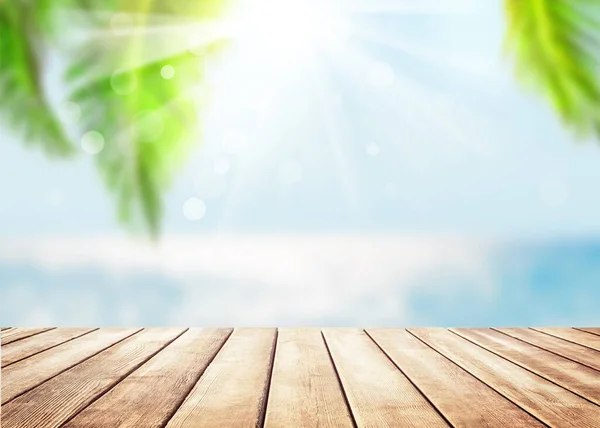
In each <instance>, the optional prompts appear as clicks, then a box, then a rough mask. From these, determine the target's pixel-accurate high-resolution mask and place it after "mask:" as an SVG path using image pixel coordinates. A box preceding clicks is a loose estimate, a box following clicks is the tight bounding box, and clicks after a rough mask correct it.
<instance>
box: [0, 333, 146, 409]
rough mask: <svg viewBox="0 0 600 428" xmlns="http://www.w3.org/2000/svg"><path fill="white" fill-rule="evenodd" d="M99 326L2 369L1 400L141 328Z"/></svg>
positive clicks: (40, 381)
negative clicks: (94, 329) (107, 327)
mask: <svg viewBox="0 0 600 428" xmlns="http://www.w3.org/2000/svg"><path fill="white" fill-rule="evenodd" d="M138 331H139V329H132V328H129V329H123V328H121V329H100V330H96V331H94V332H92V333H89V334H86V335H85V336H82V337H79V338H77V339H75V340H72V341H70V342H66V343H63V344H62V345H59V346H57V347H55V348H52V349H49V350H47V351H44V352H42V353H40V354H37V355H34V356H32V357H29V358H26V359H24V360H21V361H19V362H17V363H15V364H11V365H10V366H8V367H5V368H3V369H2V403H3V404H4V403H7V402H8V401H10V400H12V399H13V398H15V397H16V396H17V395H19V394H22V393H23V392H25V391H28V390H30V389H31V388H34V387H36V386H37V385H39V384H41V383H42V382H44V381H46V380H48V379H50V378H51V377H53V376H56V375H57V374H59V373H61V372H63V371H65V370H67V369H69V368H71V367H73V366H74V365H76V364H78V363H80V362H81V361H83V360H85V359H86V358H89V357H91V356H93V355H95V354H97V353H98V352H100V351H102V350H104V349H106V348H108V347H109V346H112V345H114V344H115V343H117V342H118V341H120V340H123V339H125V338H126V337H128V336H131V335H132V334H134V333H136V332H138Z"/></svg>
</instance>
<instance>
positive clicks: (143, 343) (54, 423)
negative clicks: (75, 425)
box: [2, 328, 184, 428]
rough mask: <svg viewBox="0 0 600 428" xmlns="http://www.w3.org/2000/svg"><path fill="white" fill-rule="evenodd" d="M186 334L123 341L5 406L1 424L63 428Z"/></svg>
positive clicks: (156, 332) (149, 334)
mask: <svg viewBox="0 0 600 428" xmlns="http://www.w3.org/2000/svg"><path fill="white" fill-rule="evenodd" d="M183 331H184V330H182V329H172V328H171V329H166V328H165V329H163V328H154V329H150V330H144V331H142V332H140V333H138V334H136V335H134V336H131V337H129V338H127V339H125V340H123V341H122V342H120V343H118V344H116V345H115V346H113V347H111V348H109V349H107V350H105V351H104V352H101V353H100V354H97V355H96V356H94V357H92V358H90V359H88V360H86V361H84V362H82V363H81V364H78V365H77V366H75V367H73V368H71V369H70V370H67V371H66V372H64V373H62V374H60V375H58V376H56V377H54V378H52V379H50V380H49V381H47V382H44V383H43V384H42V385H40V386H38V387H37V388H35V389H32V390H31V391H29V392H27V393H25V394H23V395H21V396H20V397H17V398H15V399H14V400H13V401H11V402H9V403H8V404H6V405H4V406H2V424H3V425H4V424H6V425H5V426H7V427H19V428H58V427H61V426H63V424H64V423H65V422H66V421H68V420H69V419H70V418H71V417H73V416H74V415H76V414H77V413H78V412H80V411H81V410H82V409H84V408H85V407H86V406H87V405H88V404H90V403H91V402H92V401H93V400H94V399H96V398H97V397H99V396H100V395H102V394H103V393H105V392H106V391H108V390H109V389H110V388H112V387H113V386H115V385H116V384H117V383H118V382H119V381H120V380H121V379H123V378H124V377H126V376H127V375H128V374H129V373H131V372H132V371H133V370H135V369H136V368H138V367H139V366H141V365H142V364H143V363H144V362H146V361H148V359H150V358H151V357H152V356H154V355H155V354H156V353H157V352H159V351H160V350H161V349H163V348H164V347H165V346H167V345H168V344H169V343H171V342H172V341H173V340H174V339H175V338H177V337H178V336H179V335H181V333H182V332H183ZM148 381H149V382H151V379H148ZM153 387H156V386H153ZM131 410H132V411H136V410H137V411H144V409H131ZM95 426H98V427H107V428H108V426H110V425H104V424H102V423H101V421H97V422H96V424H95Z"/></svg>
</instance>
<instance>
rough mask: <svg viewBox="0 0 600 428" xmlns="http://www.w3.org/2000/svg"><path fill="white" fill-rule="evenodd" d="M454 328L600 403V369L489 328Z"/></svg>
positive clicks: (480, 344)
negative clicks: (594, 368)
mask: <svg viewBox="0 0 600 428" xmlns="http://www.w3.org/2000/svg"><path fill="white" fill-rule="evenodd" d="M451 330H452V331H454V332H456V333H457V334H459V335H460V336H462V337H464V338H466V339H468V340H470V341H472V342H475V343H477V344H478V345H479V346H482V347H484V348H486V349H488V350H490V351H492V352H494V353H496V354H498V355H500V356H502V357H504V358H506V359H508V360H510V361H512V362H514V363H515V364H518V365H520V366H521V367H524V368H526V369H528V370H530V371H532V372H534V373H536V374H538V375H540V376H542V377H544V378H546V379H548V380H550V381H552V382H554V383H557V384H559V385H560V386H562V387H563V388H565V389H568V390H570V391H573V392H574V393H576V394H578V395H581V396H582V397H585V398H587V399H588V400H590V401H593V402H594V403H596V404H598V405H600V372H598V371H596V370H593V369H591V368H589V367H586V366H583V365H581V364H579V363H576V362H574V361H571V360H568V359H566V358H563V357H560V356H558V355H555V354H553V353H551V352H548V351H546V350H543V349H540V348H537V347H535V346H533V345H530V344H528V343H525V342H522V341H520V340H518V339H515V338H513V337H511V336H507V335H505V334H502V333H499V332H498V331H494V330H491V329H488V328H480V329H479V328H477V329H465V328H457V329H451ZM500 330H502V329H500ZM565 343H567V344H568V342H565ZM586 349H587V348H586ZM599 411H600V409H599Z"/></svg>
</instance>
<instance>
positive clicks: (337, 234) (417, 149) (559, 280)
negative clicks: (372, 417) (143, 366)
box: [0, 1, 600, 325]
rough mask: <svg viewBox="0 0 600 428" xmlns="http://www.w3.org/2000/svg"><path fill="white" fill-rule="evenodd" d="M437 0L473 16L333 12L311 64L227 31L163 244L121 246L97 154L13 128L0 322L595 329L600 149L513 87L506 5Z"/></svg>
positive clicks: (50, 74)
mask: <svg viewBox="0 0 600 428" xmlns="http://www.w3.org/2000/svg"><path fill="white" fill-rule="evenodd" d="M354 3H355V4H358V5H360V4H363V5H367V4H384V3H385V2H379V3H377V2H375V3H373V2H363V3H361V2H359V1H356V2H354ZM433 3H435V2H433ZM403 4H410V2H404V3H403ZM450 4H453V5H454V6H457V7H459V6H461V5H463V4H467V6H468V7H467V8H466V9H464V8H463V10H462V11H461V12H453V13H439V14H415V13H398V12H397V11H396V12H394V13H393V12H391V11H390V10H387V11H385V10H383V11H382V12H381V13H376V14H368V15H354V14H352V15H347V16H345V17H344V19H347V20H348V21H349V22H350V23H351V28H352V33H351V36H350V38H349V39H348V41H347V45H346V48H345V50H342V51H341V52H340V51H323V52H320V53H319V55H318V56H317V59H316V60H313V59H312V57H310V58H304V59H303V62H300V61H298V58H299V56H292V57H293V59H294V61H291V62H286V61H287V59H286V58H284V55H283V54H282V53H281V52H279V53H278V54H277V55H279V56H277V55H273V51H269V53H268V55H265V56H264V57H261V56H260V55H258V54H260V53H261V51H259V50H253V49H256V46H250V45H249V43H246V44H244V43H239V44H238V45H239V46H238V47H236V48H234V49H233V50H232V51H231V52H230V53H229V54H228V55H225V56H224V57H223V58H222V59H221V60H220V61H219V62H218V63H215V64H214V65H213V67H211V69H210V74H209V75H210V76H211V79H213V80H211V84H212V85H213V88H214V91H215V94H216V95H217V96H216V97H215V101H214V102H213V103H212V104H211V105H210V106H209V107H208V108H207V109H206V111H205V113H204V116H203V124H204V141H203V145H202V147H200V148H199V150H198V151H197V153H196V155H195V156H194V158H193V159H191V160H190V163H189V165H187V166H186V168H185V170H183V171H182V173H181V175H180V176H179V177H178V178H177V180H176V182H175V184H174V186H173V188H172V190H171V191H170V192H169V194H168V195H167V196H166V199H165V207H166V216H165V219H164V232H165V240H164V244H163V246H162V247H158V248H150V247H148V246H146V245H143V244H133V243H131V240H130V239H129V238H127V237H126V234H125V233H124V232H123V231H122V229H121V228H120V227H119V226H118V225H117V223H116V221H115V219H114V212H113V205H112V201H111V199H110V198H109V196H108V195H107V193H106V192H105V190H104V189H103V187H102V185H101V183H100V180H99V179H98V177H97V176H96V172H95V170H94V168H93V158H92V156H90V155H87V154H86V153H85V152H83V151H82V153H81V156H80V157H79V158H78V159H77V160H76V161H74V162H60V161H55V162H51V161H48V160H47V159H45V158H44V157H43V156H42V155H41V154H39V153H36V152H35V151H31V150H25V149H23V148H22V146H21V144H19V141H18V136H10V135H9V134H8V132H6V135H7V138H3V140H5V141H3V144H2V145H0V197H1V199H0V207H1V209H0V225H2V226H0V291H2V293H3V294H5V296H12V297H9V298H8V299H2V301H3V302H10V304H9V305H8V306H4V307H3V309H2V311H1V312H0V323H4V324H17V323H19V324H28V323H29V324H32V323H33V324H35V323H50V324H61V325H65V324H70V325H73V324H89V325H100V324H113V325H114V324H120V323H143V324H153V325H156V324H169V323H183V324H186V323H187V324H201V325H203V324H211V325H212V324H238V325H248V324H251V325H255V324H257V323H258V324H260V323H263V324H271V325H281V324H311V325H319V324H324V323H325V324H337V325H339V324H349V325H357V324H361V323H367V324H385V325H393V324H395V323H396V324H398V323H401V324H413V325H415V324H421V325H425V324H426V325H492V324H493V325H509V324H510V325H523V324H536V323H537V324H546V325H548V324H585V323H588V324H593V323H595V324H599V323H600V318H599V316H598V315H594V311H593V308H594V307H598V306H599V304H600V292H598V291H596V290H597V286H596V285H595V284H597V283H598V281H599V280H600V271H599V270H598V268H597V267H596V266H598V265H600V250H599V249H600V240H598V239H597V238H598V235H599V234H600V222H599V221H598V218H600V198H598V196H597V185H596V184H597V183H598V182H599V181H600V168H599V167H598V165H600V150H598V148H597V145H596V144H595V143H593V142H587V143H585V144H576V143H575V142H574V141H573V139H572V138H571V136H570V135H569V134H568V133H567V132H566V131H565V130H564V129H563V128H562V126H561V124H560V122H559V120H558V119H557V118H556V116H555V115H554V114H553V112H552V111H551V110H550V109H549V108H548V106H547V105H546V104H545V103H544V102H542V101H540V100H539V99H538V98H536V97H534V96H532V95H531V94H527V93H525V92H523V91H522V90H521V88H519V87H518V86H517V85H516V84H515V83H514V80H513V76H512V71H511V68H510V64H509V63H508V62H507V60H506V58H504V57H503V56H502V38H503V31H504V25H505V24H504V21H503V16H502V10H501V5H500V3H499V2H494V1H482V2H466V3H465V2H464V1H461V2H458V1H456V2H450ZM317 7H319V6H317ZM281 19H282V20H283V18H281ZM280 25H283V24H281V23H280ZM257 55H258V56H257ZM273 57H277V58H282V59H281V61H276V60H273ZM257 58H258V59H257ZM307 64H308V65H307ZM63 65H64V64H63V62H62V60H60V59H59V60H56V61H54V62H51V63H50V64H49V66H48V69H47V73H46V79H47V84H48V86H49V91H50V93H51V96H52V99H53V102H55V103H56V105H57V106H60V105H61V103H62V102H63V101H64V99H63V98H64V92H63V89H64V88H62V87H61V85H60V82H59V79H60V70H61V67H62V66H63ZM311 67H312V68H311ZM199 102H200V101H199ZM3 131H5V130H3ZM191 197H196V198H200V199H202V201H203V202H204V204H205V206H206V213H205V214H204V216H203V217H202V218H201V219H200V220H198V221H190V220H189V219H188V218H186V215H185V213H184V211H185V208H184V207H185V203H186V201H187V200H188V199H189V198H191ZM188 208H189V206H188ZM188 214H189V212H188ZM266 235H269V236H271V237H270V238H268V239H273V240H274V241H273V242H271V243H266V244H265V242H264V239H267V238H265V236H266ZM386 235H387V236H388V238H386V239H385V240H384V241H385V242H381V241H380V238H373V237H382V236H386ZM100 236H102V237H103V238H99V237H100ZM210 236H215V237H219V236H225V237H226V238H224V239H225V241H223V243H219V244H216V243H212V241H211V239H212V238H210ZM303 237H304V238H303ZM408 237H410V238H408ZM448 237H452V238H451V239H458V241H457V242H456V243H455V244H453V245H449V244H447V243H446V241H445V240H446V239H450V238H448ZM46 239H50V241H52V240H54V242H58V241H60V243H61V245H57V247H56V249H55V250H53V249H52V248H53V247H52V245H50V244H48V241H47V240H46ZM99 239H100V240H101V241H98V240H99ZM102 239H104V240H106V242H105V241H102ZM215 239H216V238H215ZM307 239H308V240H309V242H310V243H309V244H306V240H307ZM96 242H99V244H97V245H96V244H95V243H96ZM269 242H270V241H269ZM320 242H328V243H327V244H323V245H325V249H322V248H321V246H320V244H319V243H320ZM344 242H347V245H344V244H343V243H344ZM129 245H140V247H137V246H134V247H129ZM117 247H118V248H125V249H127V248H130V250H129V251H130V252H134V253H136V254H140V256H139V258H133V259H132V258H131V257H130V256H129V255H128V253H127V252H126V251H125V250H123V251H113V250H111V249H114V248H117ZM413 247H414V248H415V249H414V250H411V248H413ZM216 248H218V249H220V250H218V251H217V250H216ZM81 253H85V254H87V256H86V257H87V258H85V257H83V256H81ZM453 253H456V255H453ZM252 254H255V255H254V256H252ZM257 255H261V258H260V260H259V259H258V256H257ZM409 255H410V257H409ZM253 257H256V258H257V259H256V260H255V259H253ZM158 260H162V262H161V263H158V262H157V261H158ZM249 260H251V261H252V260H254V261H253V262H249ZM298 260H300V261H298ZM211 266H213V267H214V268H213V267H211ZM236 272H239V273H236ZM432 272H438V273H437V274H432ZM308 283H312V285H311V284H308ZM142 290H144V291H142ZM75 291H76V292H75ZM142 294H144V295H145V294H147V295H148V296H149V297H148V299H147V301H145V300H143V299H141V298H140V296H141V295H142ZM340 294H345V295H346V297H344V298H341V297H339V295H340ZM67 296H70V297H69V298H67ZM73 296H75V297H73ZM303 296H309V297H308V298H306V299H304V298H303ZM53 299H54V300H53ZM67 299H68V300H69V301H70V302H71V303H72V304H71V306H69V305H68V304H67V306H64V305H65V303H64V301H65V300H67ZM78 299H79V300H78ZM34 301H35V302H39V303H40V305H39V306H35V305H32V302H34ZM134 301H135V302H136V303H133V302H134ZM248 301H250V302H252V305H250V304H248V303H247V302H248ZM47 302H52V303H51V305H47ZM207 302H210V304H209V303H207ZM291 302H294V305H292V303H291ZM390 302H392V303H390ZM44 304H46V305H45V306H46V308H45V309H44V308H43V307H44ZM194 305H196V307H197V306H200V307H202V308H204V312H203V313H204V315H202V316H200V315H198V314H197V311H196V310H194V309H193V308H194ZM227 307H229V308H230V310H229V311H227V310H224V309H223V308H227ZM28 308H32V309H31V310H29V309H28ZM92 308H94V310H91V309H92ZM215 308H219V309H218V310H216V311H214V309H215ZM82 309H86V310H82ZM87 309H89V310H87ZM32 311H33V312H32Z"/></svg>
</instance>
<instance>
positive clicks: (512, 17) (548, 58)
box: [505, 0, 600, 139]
mask: <svg viewBox="0 0 600 428" xmlns="http://www.w3.org/2000/svg"><path fill="white" fill-rule="evenodd" d="M505 6H506V13H507V17H508V21H509V28H508V33H507V47H508V48H509V49H510V52H511V53H512V54H513V55H514V57H515V60H516V61H515V62H516V72H517V77H518V78H519V80H520V81H521V82H522V83H523V84H525V85H527V86H528V87H529V88H531V89H533V90H534V91H536V92H537V93H538V94H540V95H541V96H543V97H544V98H546V99H547V101H549V102H550V103H551V105H552V106H553V108H554V109H555V110H556V112H557V113H558V114H559V116H560V117H561V119H562V121H563V122H564V124H565V125H566V126H567V127H568V128H569V129H571V130H572V131H573V132H574V134H575V135H576V136H577V137H579V138H589V137H596V138H599V139H600V4H599V3H598V2H597V1H596V0H506V3H505Z"/></svg>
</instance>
